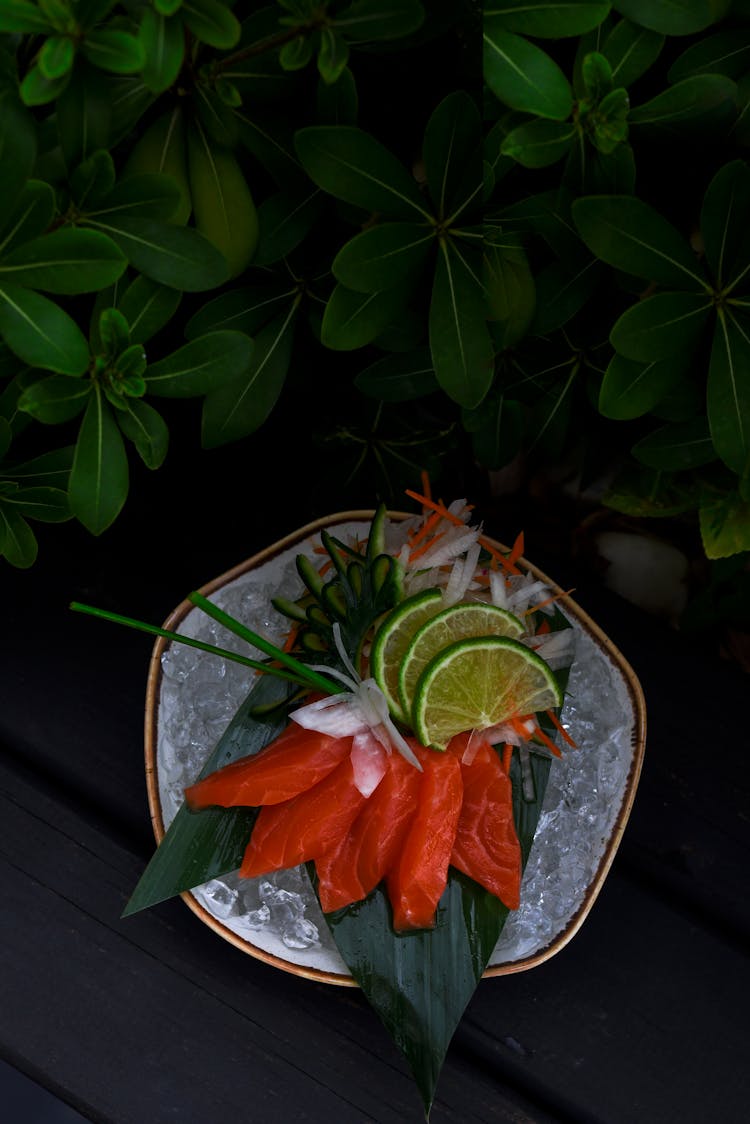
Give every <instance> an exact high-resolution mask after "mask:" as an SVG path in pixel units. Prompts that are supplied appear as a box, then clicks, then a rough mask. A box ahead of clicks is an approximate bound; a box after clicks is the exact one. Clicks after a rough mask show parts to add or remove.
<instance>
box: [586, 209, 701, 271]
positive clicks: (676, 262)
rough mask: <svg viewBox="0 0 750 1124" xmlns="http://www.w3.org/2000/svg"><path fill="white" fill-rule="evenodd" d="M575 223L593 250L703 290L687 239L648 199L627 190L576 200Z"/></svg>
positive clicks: (629, 267)
mask: <svg viewBox="0 0 750 1124" xmlns="http://www.w3.org/2000/svg"><path fill="white" fill-rule="evenodd" d="M572 215H573V222H574V223H575V225H576V228H577V230H578V233H579V234H580V236H581V238H582V239H583V241H584V242H585V243H586V245H587V246H588V248H589V249H590V250H591V252H592V254H595V255H596V257H598V258H600V259H601V260H602V261H605V262H606V263H607V265H612V266H614V267H615V269H621V270H623V271H624V272H625V273H631V274H633V275H634V276H636V277H643V278H644V279H645V280H648V281H657V282H658V283H659V284H662V285H669V286H677V287H679V288H686V289H687V288H689V289H707V285H706V282H705V281H704V279H703V278H702V277H701V274H700V272H699V269H698V266H697V263H696V260H695V255H694V254H693V252H692V251H691V249H690V246H689V245H688V243H687V240H686V239H685V238H683V237H682V235H681V234H680V233H679V231H678V230H676V229H675V227H673V226H672V224H671V223H669V222H668V221H667V220H666V219H665V218H662V216H661V215H660V214H659V213H658V212H657V211H655V210H654V208H653V207H651V206H650V205H649V204H648V203H644V202H643V201H642V200H641V199H636V198H634V197H633V196H629V195H618V196H595V195H590V196H586V197H583V198H581V199H576V200H575V202H574V203H573V206H572Z"/></svg>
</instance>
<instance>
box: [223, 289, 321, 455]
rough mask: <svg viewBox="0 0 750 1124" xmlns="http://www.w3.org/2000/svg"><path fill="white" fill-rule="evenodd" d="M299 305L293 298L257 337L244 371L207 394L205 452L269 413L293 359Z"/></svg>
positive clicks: (237, 435) (259, 422) (256, 424)
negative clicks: (295, 325) (295, 323)
mask: <svg viewBox="0 0 750 1124" xmlns="http://www.w3.org/2000/svg"><path fill="white" fill-rule="evenodd" d="M298 304H299V298H295V300H293V301H292V302H291V304H289V305H288V307H287V309H286V310H285V311H284V312H283V313H280V314H279V315H277V316H275V317H274V319H273V320H271V321H269V322H268V323H267V324H266V325H264V327H263V328H261V329H260V331H259V332H258V333H257V334H256V336H255V349H254V352H253V356H252V359H251V361H250V363H249V365H248V366H247V368H246V370H245V371H244V372H240V373H238V374H237V375H236V376H235V377H234V378H233V379H231V380H230V381H228V382H227V383H225V384H224V385H223V386H221V387H219V388H218V389H217V390H214V391H212V392H211V393H210V394H208V395H207V397H206V399H205V401H204V403H203V416H202V421H201V444H202V446H203V448H204V449H215V448H217V446H219V445H226V444H227V443H228V442H230V441H237V440H239V439H240V438H242V437H246V436H247V435H248V434H250V433H254V432H255V431H256V430H257V429H258V428H259V427H260V426H261V425H262V424H263V422H264V421H265V420H266V418H267V417H268V415H269V414H270V413H271V410H272V409H273V407H274V406H275V404H276V401H277V399H278V397H279V394H280V393H281V389H282V387H283V385H284V381H285V379H286V376H287V371H288V370H289V363H290V361H291V358H292V346H293V343H294V321H295V317H296V313H297V307H298Z"/></svg>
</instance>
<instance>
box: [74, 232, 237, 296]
mask: <svg viewBox="0 0 750 1124" xmlns="http://www.w3.org/2000/svg"><path fill="white" fill-rule="evenodd" d="M87 222H88V224H89V225H90V226H94V227H96V228H97V229H98V230H102V231H104V233H105V234H108V235H109V237H110V238H111V239H112V241H113V242H116V243H117V245H118V246H119V247H120V249H121V250H122V251H123V253H124V254H125V255H126V257H127V259H128V261H129V262H130V263H131V265H133V266H135V268H136V269H137V270H139V271H140V272H141V273H145V274H146V276H147V277H150V278H151V279H152V280H153V281H158V282H159V283H160V284H162V285H168V286H169V287H170V288H173V289H181V290H183V291H185V292H193V293H199V292H203V291H205V290H206V289H215V288H216V287H217V286H219V285H222V284H223V283H224V282H225V281H227V280H228V279H229V266H228V264H227V261H226V258H225V257H224V255H223V254H222V253H221V252H220V251H219V250H217V249H216V247H215V246H214V245H212V243H211V242H209V241H208V239H207V238H204V237H203V235H202V234H199V233H198V231H197V230H193V229H191V228H186V227H182V226H174V225H173V224H171V223H165V222H159V221H158V220H156V219H140V218H136V217H135V216H130V215H127V216H126V215H122V214H119V213H118V214H117V215H114V216H112V215H107V216H106V221H105V219H103V218H97V219H93V218H89V219H87Z"/></svg>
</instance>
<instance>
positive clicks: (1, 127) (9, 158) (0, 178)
mask: <svg viewBox="0 0 750 1124" xmlns="http://www.w3.org/2000/svg"><path fill="white" fill-rule="evenodd" d="M36 151H37V142H36V125H35V122H34V118H33V116H32V115H31V113H29V111H28V110H27V109H26V108H25V107H24V106H22V105H21V103H20V102H18V101H16V100H15V99H14V98H11V97H9V96H6V97H0V199H2V200H3V207H4V208H5V207H8V208H10V207H11V206H12V205H13V204H14V203H15V201H16V197H17V196H18V195H19V193H20V192H21V191H22V190H23V187H24V185H25V183H26V181H27V180H28V178H29V176H30V175H31V172H32V169H33V167H34V160H35V159H36Z"/></svg>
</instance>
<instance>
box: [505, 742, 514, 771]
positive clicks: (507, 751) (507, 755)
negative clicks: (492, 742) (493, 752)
mask: <svg viewBox="0 0 750 1124" xmlns="http://www.w3.org/2000/svg"><path fill="white" fill-rule="evenodd" d="M512 756H513V746H512V745H511V744H510V742H506V743H505V745H504V746H503V769H505V772H506V773H510V759H511V757H512Z"/></svg>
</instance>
